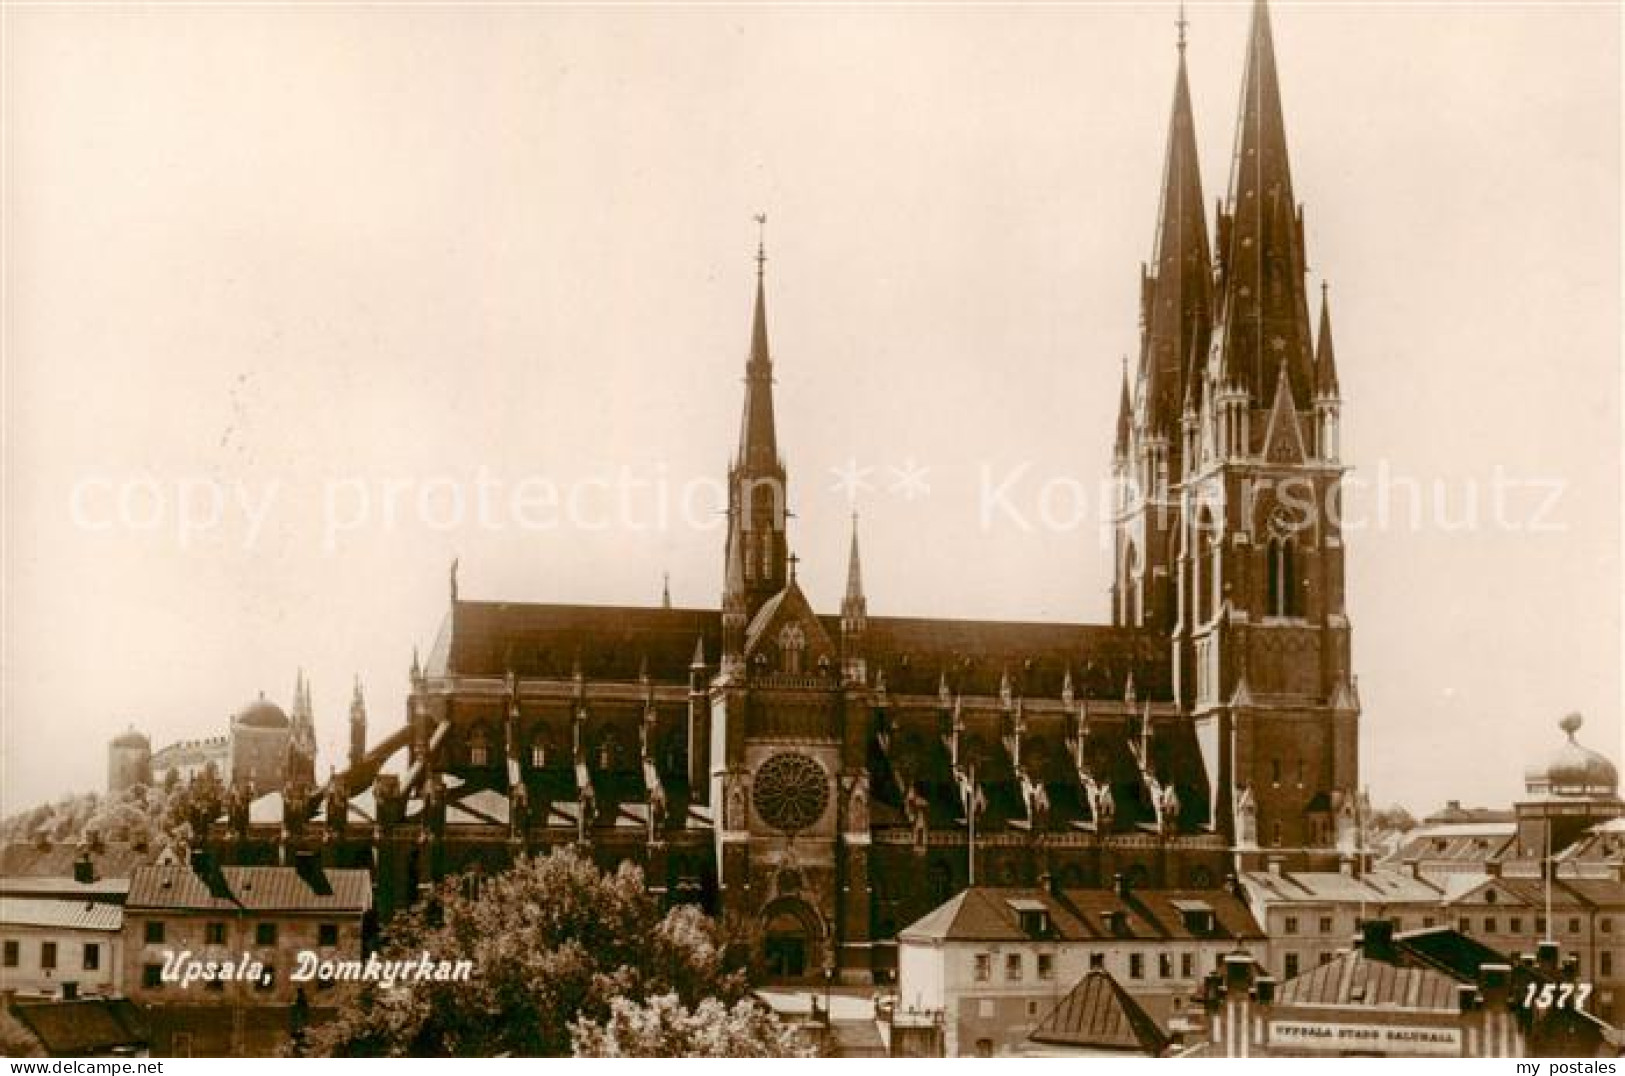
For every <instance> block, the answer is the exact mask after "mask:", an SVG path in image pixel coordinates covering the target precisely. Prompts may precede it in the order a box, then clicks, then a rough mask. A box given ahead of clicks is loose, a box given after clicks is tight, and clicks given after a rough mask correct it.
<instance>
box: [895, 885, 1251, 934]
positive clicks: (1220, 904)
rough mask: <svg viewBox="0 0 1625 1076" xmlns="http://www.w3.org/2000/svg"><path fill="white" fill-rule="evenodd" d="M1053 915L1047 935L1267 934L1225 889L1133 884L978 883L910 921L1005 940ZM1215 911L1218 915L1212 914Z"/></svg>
mask: <svg viewBox="0 0 1625 1076" xmlns="http://www.w3.org/2000/svg"><path fill="white" fill-rule="evenodd" d="M1036 911H1044V912H1047V913H1048V916H1049V933H1048V934H1047V935H1046V937H1048V938H1050V939H1052V940H1058V941H1095V940H1100V939H1128V940H1142V941H1198V940H1242V939H1257V938H1262V937H1264V932H1263V930H1262V929H1260V928H1259V926H1258V923H1257V921H1256V920H1254V919H1253V915H1252V912H1250V911H1249V910H1248V909H1247V905H1246V904H1245V903H1243V902H1242V901H1241V900H1240V899H1238V898H1237V897H1236V896H1235V895H1233V894H1231V893H1229V892H1228V891H1226V890H1223V889H1197V890H1190V889H1186V890H1178V889H1175V890H1168V889H1163V890H1150V889H1148V890H1144V891H1140V890H1132V891H1130V892H1129V894H1128V896H1127V898H1124V897H1120V896H1119V895H1118V894H1117V892H1116V891H1115V890H1111V889H1065V890H1061V891H1059V892H1055V893H1052V892H1050V891H1048V890H1045V889H1036V888H1006V887H997V886H977V887H975V888H972V889H966V890H964V891H962V892H960V893H958V894H957V895H955V896H953V897H952V898H950V899H949V900H948V901H947V902H945V903H944V904H942V905H940V906H939V907H937V908H936V909H934V910H932V911H931V912H928V913H927V914H926V915H925V916H924V917H922V918H921V919H919V920H917V921H916V922H914V923H913V924H912V925H910V926H908V927H906V928H904V929H903V930H902V932H901V933H899V934H898V940H899V941H901V942H904V943H907V942H940V941H955V942H972V941H978V942H984V941H985V942H1005V941H1026V940H1029V939H1030V938H1032V935H1031V934H1030V933H1029V931H1028V929H1027V926H1026V925H1025V924H1023V923H1022V921H1021V917H1022V914H1023V913H1029V914H1030V913H1032V912H1036ZM1209 913H1210V914H1209Z"/></svg>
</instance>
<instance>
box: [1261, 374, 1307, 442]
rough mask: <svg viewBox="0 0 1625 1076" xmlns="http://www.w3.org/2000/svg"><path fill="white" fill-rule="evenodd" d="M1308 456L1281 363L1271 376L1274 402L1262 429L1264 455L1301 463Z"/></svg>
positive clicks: (1290, 390) (1289, 387)
mask: <svg viewBox="0 0 1625 1076" xmlns="http://www.w3.org/2000/svg"><path fill="white" fill-rule="evenodd" d="M1308 456H1309V452H1308V450H1307V449H1306V448H1305V447H1304V443H1303V428H1302V426H1301V424H1300V423H1299V422H1298V412H1297V409H1296V408H1295V407H1294V406H1293V403H1292V388H1291V386H1290V385H1289V384H1288V381H1287V374H1286V365H1285V364H1284V363H1283V364H1282V365H1281V367H1280V374H1279V375H1278V376H1277V377H1276V379H1275V402H1274V404H1273V405H1271V407H1270V421H1269V425H1268V426H1267V427H1266V428H1265V430H1264V458H1265V459H1266V460H1268V461H1269V462H1271V463H1302V462H1303V461H1304V460H1305V459H1307V458H1308Z"/></svg>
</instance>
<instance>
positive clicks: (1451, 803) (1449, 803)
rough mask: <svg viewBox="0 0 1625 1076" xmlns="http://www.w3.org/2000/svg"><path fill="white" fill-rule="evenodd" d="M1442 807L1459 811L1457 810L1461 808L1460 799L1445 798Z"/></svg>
mask: <svg viewBox="0 0 1625 1076" xmlns="http://www.w3.org/2000/svg"><path fill="white" fill-rule="evenodd" d="M1444 809H1445V810H1447V811H1459V810H1461V801H1460V800H1446V801H1445V804H1444Z"/></svg>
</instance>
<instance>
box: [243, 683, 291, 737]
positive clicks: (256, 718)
mask: <svg viewBox="0 0 1625 1076" xmlns="http://www.w3.org/2000/svg"><path fill="white" fill-rule="evenodd" d="M231 723H232V724H233V725H246V726H248V727H249V728H255V729H285V728H287V727H288V715H287V714H285V713H283V712H282V707H280V706H278V705H277V704H276V703H274V702H272V701H271V700H270V699H267V698H266V697H265V692H263V691H262V692H260V696H259V698H257V699H254V700H252V701H251V702H249V703H248V704H247V705H246V706H244V707H243V708H242V709H240V710H238V711H237V713H236V714H235V715H234V716H233V717H232V719H231Z"/></svg>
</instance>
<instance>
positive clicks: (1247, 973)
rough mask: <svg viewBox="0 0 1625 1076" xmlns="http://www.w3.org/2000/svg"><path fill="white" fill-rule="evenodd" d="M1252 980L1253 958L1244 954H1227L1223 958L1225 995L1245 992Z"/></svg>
mask: <svg viewBox="0 0 1625 1076" xmlns="http://www.w3.org/2000/svg"><path fill="white" fill-rule="evenodd" d="M1252 979H1253V958H1252V957H1251V956H1248V955H1247V954H1246V953H1227V954H1225V958H1224V989H1225V993H1231V992H1233V991H1241V992H1246V990H1247V988H1248V986H1250V985H1251V984H1252Z"/></svg>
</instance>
